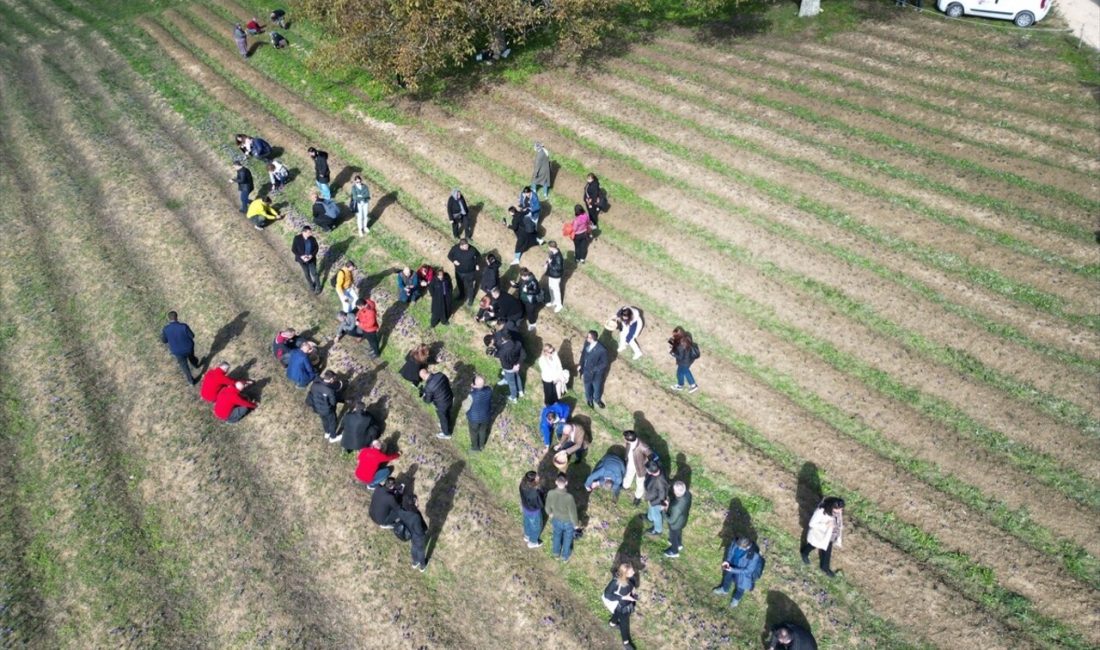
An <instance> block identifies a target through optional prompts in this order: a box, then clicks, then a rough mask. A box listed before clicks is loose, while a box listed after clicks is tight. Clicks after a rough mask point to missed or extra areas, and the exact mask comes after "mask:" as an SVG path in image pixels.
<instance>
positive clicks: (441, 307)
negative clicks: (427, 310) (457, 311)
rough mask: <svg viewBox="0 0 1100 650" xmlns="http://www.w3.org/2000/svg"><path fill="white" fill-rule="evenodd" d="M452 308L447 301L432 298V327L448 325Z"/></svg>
mask: <svg viewBox="0 0 1100 650" xmlns="http://www.w3.org/2000/svg"><path fill="white" fill-rule="evenodd" d="M450 312H451V306H450V305H448V304H447V302H446V301H445V300H440V299H438V298H434V297H433V298H432V323H431V325H432V327H435V326H436V325H438V324H440V323H443V324H444V325H447V324H448V322H449V318H450V315H451V313H450Z"/></svg>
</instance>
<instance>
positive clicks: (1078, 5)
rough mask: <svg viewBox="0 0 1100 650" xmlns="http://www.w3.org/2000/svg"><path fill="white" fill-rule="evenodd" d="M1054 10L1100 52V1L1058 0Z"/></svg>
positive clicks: (1076, 34)
mask: <svg viewBox="0 0 1100 650" xmlns="http://www.w3.org/2000/svg"><path fill="white" fill-rule="evenodd" d="M1054 10H1055V11H1057V12H1058V13H1060V14H1061V15H1062V18H1063V19H1064V20H1065V21H1066V24H1067V25H1069V27H1070V29H1072V30H1073V35H1074V36H1078V37H1080V38H1081V39H1082V40H1084V41H1085V43H1087V44H1089V45H1091V46H1092V47H1093V49H1097V50H1100V0H1058V1H1057V2H1056V3H1055V5H1054Z"/></svg>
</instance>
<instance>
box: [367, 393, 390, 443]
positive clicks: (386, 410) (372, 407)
mask: <svg viewBox="0 0 1100 650" xmlns="http://www.w3.org/2000/svg"><path fill="white" fill-rule="evenodd" d="M389 401H390V398H389V396H388V395H382V396H381V397H379V398H378V399H377V400H375V401H373V402H371V403H370V404H367V413H370V414H371V416H372V417H373V418H374V421H375V422H377V423H378V435H379V436H384V435H386V422H388V419H389V416H390V405H389Z"/></svg>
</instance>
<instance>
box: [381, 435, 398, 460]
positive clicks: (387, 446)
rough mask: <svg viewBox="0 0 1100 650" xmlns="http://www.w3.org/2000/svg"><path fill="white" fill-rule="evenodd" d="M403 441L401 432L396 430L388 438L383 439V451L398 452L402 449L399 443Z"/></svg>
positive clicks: (387, 452) (388, 452)
mask: <svg viewBox="0 0 1100 650" xmlns="http://www.w3.org/2000/svg"><path fill="white" fill-rule="evenodd" d="M400 441H401V432H400V431H394V432H393V433H391V434H390V435H389V437H387V438H383V439H382V452H383V453H386V454H396V453H397V452H398V451H400V450H401V447H400V446H399V445H398V443H399V442H400Z"/></svg>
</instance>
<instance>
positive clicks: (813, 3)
mask: <svg viewBox="0 0 1100 650" xmlns="http://www.w3.org/2000/svg"><path fill="white" fill-rule="evenodd" d="M819 13H821V0H802V2H801V4H799V6H798V17H799V18H806V17H812V16H816V15H818V14H819Z"/></svg>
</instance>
